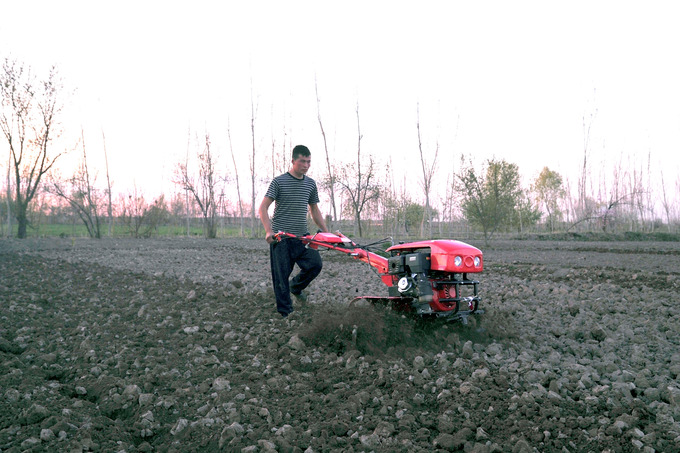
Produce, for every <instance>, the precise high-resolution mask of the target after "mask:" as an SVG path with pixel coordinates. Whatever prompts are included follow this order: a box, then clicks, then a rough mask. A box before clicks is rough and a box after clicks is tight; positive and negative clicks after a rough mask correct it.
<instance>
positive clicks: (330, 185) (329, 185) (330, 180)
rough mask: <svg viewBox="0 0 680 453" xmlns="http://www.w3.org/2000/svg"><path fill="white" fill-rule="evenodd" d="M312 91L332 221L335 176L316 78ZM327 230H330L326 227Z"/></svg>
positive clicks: (334, 214) (335, 211)
mask: <svg viewBox="0 0 680 453" xmlns="http://www.w3.org/2000/svg"><path fill="white" fill-rule="evenodd" d="M314 91H315V92H316V116H317V119H318V120H319V128H320V129H321V136H322V137H323V149H324V152H325V153H326V171H327V172H328V181H327V184H325V185H326V186H327V188H328V191H329V193H330V196H331V209H332V210H333V221H334V222H336V221H337V220H338V213H337V210H336V205H335V174H334V172H333V167H332V166H331V159H330V154H329V153H328V143H327V141H326V132H325V131H324V128H323V122H322V121H321V100H320V99H319V89H318V86H317V83H316V78H315V79H314ZM328 228H332V227H331V225H328Z"/></svg>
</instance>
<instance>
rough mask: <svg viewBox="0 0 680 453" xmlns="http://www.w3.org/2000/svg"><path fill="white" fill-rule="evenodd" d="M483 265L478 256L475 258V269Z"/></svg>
mask: <svg viewBox="0 0 680 453" xmlns="http://www.w3.org/2000/svg"><path fill="white" fill-rule="evenodd" d="M480 264H482V260H481V259H479V257H478V256H475V267H479V266H480Z"/></svg>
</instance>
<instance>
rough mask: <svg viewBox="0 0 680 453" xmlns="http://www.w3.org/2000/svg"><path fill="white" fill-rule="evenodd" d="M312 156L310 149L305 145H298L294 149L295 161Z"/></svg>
mask: <svg viewBox="0 0 680 453" xmlns="http://www.w3.org/2000/svg"><path fill="white" fill-rule="evenodd" d="M311 155H312V153H311V151H309V148H307V147H306V146H305V145H297V146H296V147H295V148H293V160H296V159H297V158H298V157H300V156H305V157H309V156H311Z"/></svg>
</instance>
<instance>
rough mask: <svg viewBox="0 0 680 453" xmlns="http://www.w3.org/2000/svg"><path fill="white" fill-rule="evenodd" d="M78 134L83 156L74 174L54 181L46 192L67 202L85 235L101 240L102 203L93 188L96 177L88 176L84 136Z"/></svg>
mask: <svg viewBox="0 0 680 453" xmlns="http://www.w3.org/2000/svg"><path fill="white" fill-rule="evenodd" d="M80 134H81V140H82V141H81V146H82V148H83V156H82V160H81V161H80V164H79V166H78V169H77V170H76V173H75V174H74V175H73V176H72V177H71V178H69V179H68V181H65V182H64V181H58V180H55V181H54V182H53V183H52V184H50V185H48V191H50V192H52V193H54V194H55V195H57V196H58V197H60V198H62V199H63V200H65V201H67V202H68V204H69V205H70V206H71V207H72V208H73V210H74V211H75V212H76V214H77V215H78V217H80V220H81V221H82V222H83V224H84V225H85V228H87V234H88V235H89V236H90V237H91V238H95V239H101V237H102V235H101V223H100V216H99V210H100V207H101V204H102V203H103V202H102V200H101V196H100V194H99V193H98V192H97V189H96V187H95V182H96V180H97V177H96V176H90V167H89V165H88V162H87V150H86V147H85V134H84V133H83V131H82V129H81V132H80Z"/></svg>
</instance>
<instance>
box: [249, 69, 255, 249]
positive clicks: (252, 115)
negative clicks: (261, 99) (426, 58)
mask: <svg viewBox="0 0 680 453" xmlns="http://www.w3.org/2000/svg"><path fill="white" fill-rule="evenodd" d="M255 112H256V110H255V101H254V100H253V81H252V79H251V80H250V134H251V137H252V145H253V147H252V150H251V153H250V235H251V236H252V237H255V236H256V229H255V167H256V163H255V157H256V153H255V150H256V148H255V114H256V113H255Z"/></svg>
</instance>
